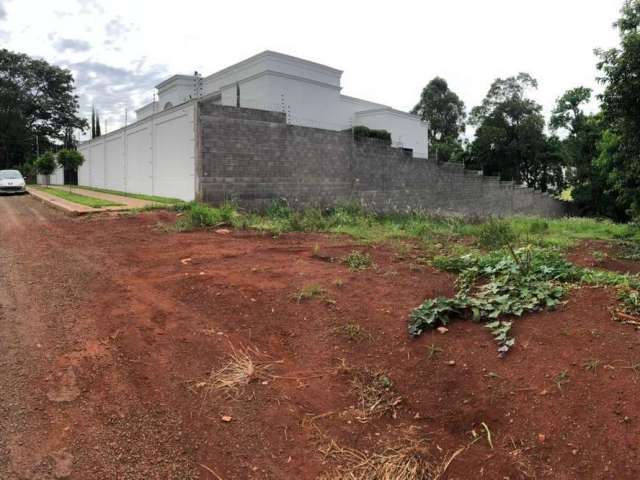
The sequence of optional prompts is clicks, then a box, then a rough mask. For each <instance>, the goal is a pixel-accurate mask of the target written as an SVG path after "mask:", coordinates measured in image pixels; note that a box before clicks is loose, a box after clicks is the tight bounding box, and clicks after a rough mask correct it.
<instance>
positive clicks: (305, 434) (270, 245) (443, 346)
mask: <svg viewBox="0 0 640 480" xmlns="http://www.w3.org/2000/svg"><path fill="white" fill-rule="evenodd" d="M0 220H1V221H0V479H2V480H19V479H20V480H21V479H37V480H40V479H44V480H49V479H59V478H69V479H72V480H86V479H92V480H102V479H125V480H126V479H135V480H138V479H140V480H142V479H163V480H164V479H176V480H188V479H198V478H201V479H214V480H219V479H224V480H230V479H238V480H239V479H277V480H285V479H315V478H318V476H319V475H321V474H323V473H327V472H329V471H331V469H332V468H333V467H334V466H335V464H336V463H339V462H340V456H339V455H336V454H333V455H329V456H325V455H323V454H322V452H323V451H324V452H325V453H326V452H327V450H326V446H327V445H328V444H330V443H331V442H332V441H333V442H336V444H338V445H340V446H344V447H350V448H356V449H359V450H361V451H369V452H374V451H375V452H380V451H383V450H384V448H386V447H389V446H393V445H396V444H397V443H398V442H400V441H402V439H404V438H406V437H409V436H414V437H415V436H419V437H420V438H424V439H426V440H427V441H428V444H429V446H430V447H429V455H431V456H432V460H433V462H434V463H439V462H442V461H444V460H446V459H447V458H448V457H449V456H450V455H451V454H452V453H453V452H454V451H456V450H458V449H459V448H464V450H463V451H461V453H460V454H459V455H458V456H457V457H456V458H455V460H454V461H453V462H452V463H451V465H450V466H449V469H448V470H447V473H446V475H445V477H443V479H448V480H454V479H457V480H463V479H468V478H487V479H495V478H500V479H503V478H509V479H520V478H523V479H524V478H549V479H585V478H589V479H613V478H615V479H623V480H627V479H628V480H631V479H636V478H640V467H639V465H640V462H639V461H638V460H639V452H638V443H637V439H638V438H639V435H640V416H639V415H638V412H640V396H638V395H637V388H638V385H639V384H640V376H639V374H638V372H639V371H640V367H637V365H638V364H640V341H639V337H638V332H636V331H635V330H634V329H633V328H631V327H628V326H623V325H620V324H618V323H616V322H614V321H612V320H611V315H610V313H609V308H610V307H611V306H612V304H613V301H614V297H613V295H612V293H611V292H609V291H607V290H603V289H590V288H589V289H586V288H585V289H580V290H576V291H574V292H572V293H571V296H570V298H569V299H568V303H567V305H566V306H564V307H563V308H562V309H560V311H557V312H550V313H541V314H536V315H530V316H528V317H526V318H523V319H522V320H520V321H518V323H517V327H516V329H517V332H516V333H517V338H518V343H517V344H516V346H515V347H514V349H513V351H512V352H511V353H510V355H509V357H507V359H505V360H501V359H499V358H497V356H496V352H495V345H494V344H493V342H492V340H491V338H490V336H489V335H488V334H487V332H486V331H485V329H483V328H482V327H481V326H479V325H476V324H473V323H471V322H457V323H455V324H452V325H451V326H450V329H449V332H448V333H446V334H445V335H442V334H439V333H430V334H427V335H424V336H423V337H422V338H420V339H418V340H412V339H409V338H408V337H407V334H406V322H407V315H408V313H409V312H410V310H411V309H412V308H414V307H415V306H417V305H418V304H420V303H421V302H422V301H423V300H424V299H425V298H428V297H434V296H437V295H450V294H452V292H453V291H454V285H453V281H454V278H453V277H451V276H449V275H447V274H443V273H441V272H437V271H435V270H433V269H431V268H429V267H426V266H424V265H422V264H421V263H420V262H419V261H418V259H417V256H418V255H419V251H418V250H414V249H412V248H411V247H410V246H405V247H403V248H402V249H397V248H395V247H392V246H390V245H386V246H364V245H355V244H354V243H353V241H351V240H349V239H347V238H344V237H337V236H325V235H308V234H307V235H303V234H290V235H284V236H281V237H278V238H272V237H271V236H269V235H264V234H260V233H257V232H232V233H230V234H227V235H223V234H216V233H213V232H197V233H188V234H180V233H174V232H171V231H168V230H167V229H166V228H164V227H163V226H162V225H163V224H165V225H169V224H171V223H172V222H174V221H175V217H174V216H173V214H170V213H168V212H151V213H146V214H142V215H137V216H132V215H115V214H114V215H109V216H98V217H88V218H69V217H65V216H63V215H62V214H60V213H58V212H57V211H55V210H51V209H49V208H47V207H46V206H44V205H42V204H40V203H38V202H37V201H36V200H34V199H32V198H29V197H0ZM354 249H358V250H360V251H365V252H367V253H369V254H370V255H372V257H373V259H374V262H375V265H376V266H375V267H374V268H371V269H369V270H366V271H363V272H351V271H349V270H348V269H347V268H346V267H345V266H344V265H343V264H342V263H341V262H340V261H336V259H338V260H339V259H340V258H342V257H343V256H344V255H346V254H348V253H349V252H351V251H352V250H354ZM332 259H333V260H334V261H331V260H332ZM308 285H317V286H320V287H321V293H320V294H318V295H317V297H316V298H312V299H308V300H300V298H298V299H297V300H296V299H295V298H293V297H294V294H295V293H296V292H299V291H300V289H301V288H303V287H305V286H308ZM360 329H361V330H360ZM243 348H250V350H247V351H248V352H249V353H250V355H251V356H253V357H254V360H255V361H256V362H261V363H262V364H264V365H266V367H265V368H267V372H268V374H265V375H264V376H263V377H260V378H257V377H256V378H252V379H253V380H256V381H253V382H251V383H250V384H248V385H245V386H241V387H239V388H238V389H237V390H235V391H228V392H226V394H225V393H224V392H216V391H209V390H207V385H208V383H207V382H208V381H209V375H210V373H211V372H212V371H215V370H217V369H220V368H221V367H222V366H223V365H224V364H225V362H226V361H227V360H226V359H228V355H229V354H230V353H231V352H232V351H233V350H234V349H236V350H242V349H243ZM585 364H590V365H592V366H594V367H593V368H591V369H586V368H585ZM364 369H368V370H370V371H374V372H384V378H385V379H386V380H385V385H386V387H385V388H392V389H393V395H394V397H393V398H394V399H396V398H400V400H399V401H398V403H396V402H395V400H394V403H393V405H392V407H391V408H389V409H388V410H386V411H384V414H381V415H379V416H374V418H369V419H363V418H362V416H361V415H360V414H359V413H358V412H360V410H359V398H358V396H357V395H356V394H355V393H354V392H355V390H354V379H355V378H356V376H354V372H362V371H364ZM485 427H486V428H485ZM487 431H489V432H490V434H491V437H490V438H491V441H489V439H488V438H487V437H488V435H487ZM474 433H475V436H474ZM325 478H332V477H331V476H329V477H325ZM333 478H335V477H333Z"/></svg>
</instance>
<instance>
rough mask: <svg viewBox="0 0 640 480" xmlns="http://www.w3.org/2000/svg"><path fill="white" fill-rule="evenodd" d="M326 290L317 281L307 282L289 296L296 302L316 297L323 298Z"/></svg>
mask: <svg viewBox="0 0 640 480" xmlns="http://www.w3.org/2000/svg"><path fill="white" fill-rule="evenodd" d="M326 294H327V291H326V290H325V289H324V288H322V286H321V285H320V284H318V283H307V284H306V285H304V286H303V287H302V288H301V289H299V290H297V291H296V292H295V293H292V294H291V298H292V299H293V300H295V301H296V302H297V303H302V302H304V301H305V300H311V299H313V298H316V297H322V298H325V297H326Z"/></svg>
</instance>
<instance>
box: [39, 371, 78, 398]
mask: <svg viewBox="0 0 640 480" xmlns="http://www.w3.org/2000/svg"><path fill="white" fill-rule="evenodd" d="M79 396H80V389H79V388H78V384H77V380H76V374H75V372H74V370H73V367H69V368H67V370H66V371H65V372H64V373H63V374H62V375H61V376H60V380H59V382H58V385H56V386H55V387H54V388H52V389H51V390H49V392H47V398H48V399H49V400H50V401H52V402H56V403H62V402H72V401H74V400H75V399H76V398H78V397H79Z"/></svg>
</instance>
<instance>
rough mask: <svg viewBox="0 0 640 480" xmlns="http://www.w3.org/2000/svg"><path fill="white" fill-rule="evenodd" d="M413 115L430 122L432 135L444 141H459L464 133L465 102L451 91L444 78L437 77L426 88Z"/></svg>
mask: <svg viewBox="0 0 640 480" xmlns="http://www.w3.org/2000/svg"><path fill="white" fill-rule="evenodd" d="M412 113H414V114H415V115H418V116H419V117H420V118H422V120H424V121H425V122H429V129H430V130H431V133H432V134H435V133H439V134H440V135H441V136H442V139H457V138H458V136H459V135H460V134H461V133H464V130H465V118H466V113H465V109H464V102H463V101H462V100H460V98H459V97H458V95H456V93H455V92H453V91H451V90H450V89H449V85H448V84H447V81H446V80H445V79H444V78H440V77H436V78H434V79H433V80H431V81H430V82H429V83H428V84H427V86H426V87H424V89H423V90H422V94H421V95H420V101H419V102H418V104H417V105H416V106H415V107H413V110H412Z"/></svg>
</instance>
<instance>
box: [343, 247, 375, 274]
mask: <svg viewBox="0 0 640 480" xmlns="http://www.w3.org/2000/svg"><path fill="white" fill-rule="evenodd" d="M343 261H344V263H345V264H346V265H347V266H348V267H349V269H350V270H352V271H354V272H359V271H362V270H366V269H367V268H370V267H371V265H373V260H371V255H369V254H368V253H362V252H358V251H357V250H354V251H353V252H351V253H350V254H349V255H347V256H346V257H345V258H344V260H343Z"/></svg>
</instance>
